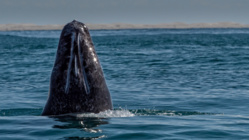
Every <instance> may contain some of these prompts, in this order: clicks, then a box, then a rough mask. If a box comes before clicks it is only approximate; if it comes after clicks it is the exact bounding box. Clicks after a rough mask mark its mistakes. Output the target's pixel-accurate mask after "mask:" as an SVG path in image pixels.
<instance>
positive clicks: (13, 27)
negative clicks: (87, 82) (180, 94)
mask: <svg viewBox="0 0 249 140" xmlns="http://www.w3.org/2000/svg"><path fill="white" fill-rule="evenodd" d="M86 25H87V26H88V28H89V29H91V30H102V29H103V30H105V29H161V28H162V29H163V28H166V29H167V28H168V29H188V28H190V29H193V28H249V24H240V23H233V22H218V23H192V24H187V23H182V22H175V23H164V24H127V23H113V24H86ZM63 26H64V25H61V24H50V25H36V24H0V31H23V30H61V29H62V28H63Z"/></svg>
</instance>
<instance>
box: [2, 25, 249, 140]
mask: <svg viewBox="0 0 249 140" xmlns="http://www.w3.org/2000/svg"><path fill="white" fill-rule="evenodd" d="M60 32H61V31H9V32H0V87H1V89H0V99H1V100H0V139H3V140H14V139H17V140H20V139H23V140H29V139H30V140H33V139H59V140H64V139H70V140H71V139H72V140H75V139H115V140H122V139H124V140H126V139H135V140H138V139H141V140H145V139H157V140H160V139H161V140H163V139H249V133H248V132H249V111H248V108H249V29H149V30H147V29H146V30H94V31H90V33H91V35H92V39H93V42H94V45H95V48H96V51H97V54H98V57H99V59H100V62H101V65H102V67H103V70H104V74H105V78H106V81H107V84H108V87H109V90H110V92H111V96H112V101H113V106H114V110H112V111H110V110H108V111H105V112H101V113H99V114H93V113H85V114H84V113H82V114H70V115H64V116H63V115H62V116H54V117H47V116H41V115H40V114H41V112H42V109H43V107H44V105H45V103H46V100H47V95H48V89H49V79H50V73H51V70H52V67H53V63H54V60H55V53H56V50H57V45H58V41H59V36H60Z"/></svg>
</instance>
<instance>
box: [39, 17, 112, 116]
mask: <svg viewBox="0 0 249 140" xmlns="http://www.w3.org/2000/svg"><path fill="white" fill-rule="evenodd" d="M110 109H112V100H111V95H110V93H109V90H108V87H107V85H106V81H105V78H104V73H103V70H102V68H101V65H100V61H99V59H98V56H97V54H96V51H95V48H94V45H93V42H92V39H91V36H90V33H89V31H88V28H87V27H86V25H85V24H83V23H81V22H78V21H76V20H73V21H72V22H70V23H68V24H67V25H65V26H64V28H63V30H62V32H61V36H60V41H59V45H58V49H57V54H56V59H55V63H54V67H53V70H52V74H51V79H50V90H49V95H48V99H47V103H46V105H45V107H44V109H43V112H42V115H60V114H67V113H84V112H88V113H89V112H90V113H99V112H101V111H105V110H110Z"/></svg>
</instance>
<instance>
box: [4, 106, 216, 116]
mask: <svg viewBox="0 0 249 140" xmlns="http://www.w3.org/2000/svg"><path fill="white" fill-rule="evenodd" d="M41 112H42V108H37V109H35V108H30V109H29V108H20V109H3V110H0V116H40V115H41ZM217 114H218V113H205V112H197V111H171V110H155V109H134V110H128V109H121V108H119V109H114V110H106V111H103V112H100V113H72V114H65V115H59V116H72V117H77V118H116V117H134V116H189V115H217Z"/></svg>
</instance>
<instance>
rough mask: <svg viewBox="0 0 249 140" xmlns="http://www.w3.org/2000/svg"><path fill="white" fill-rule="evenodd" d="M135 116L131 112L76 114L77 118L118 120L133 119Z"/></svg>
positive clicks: (114, 111)
mask: <svg viewBox="0 0 249 140" xmlns="http://www.w3.org/2000/svg"><path fill="white" fill-rule="evenodd" d="M133 116H135V114H133V113H131V112H130V111H129V110H106V111H103V112H100V113H97V114H96V113H82V114H76V117H79V118H81V117H90V118H117V117H133Z"/></svg>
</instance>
